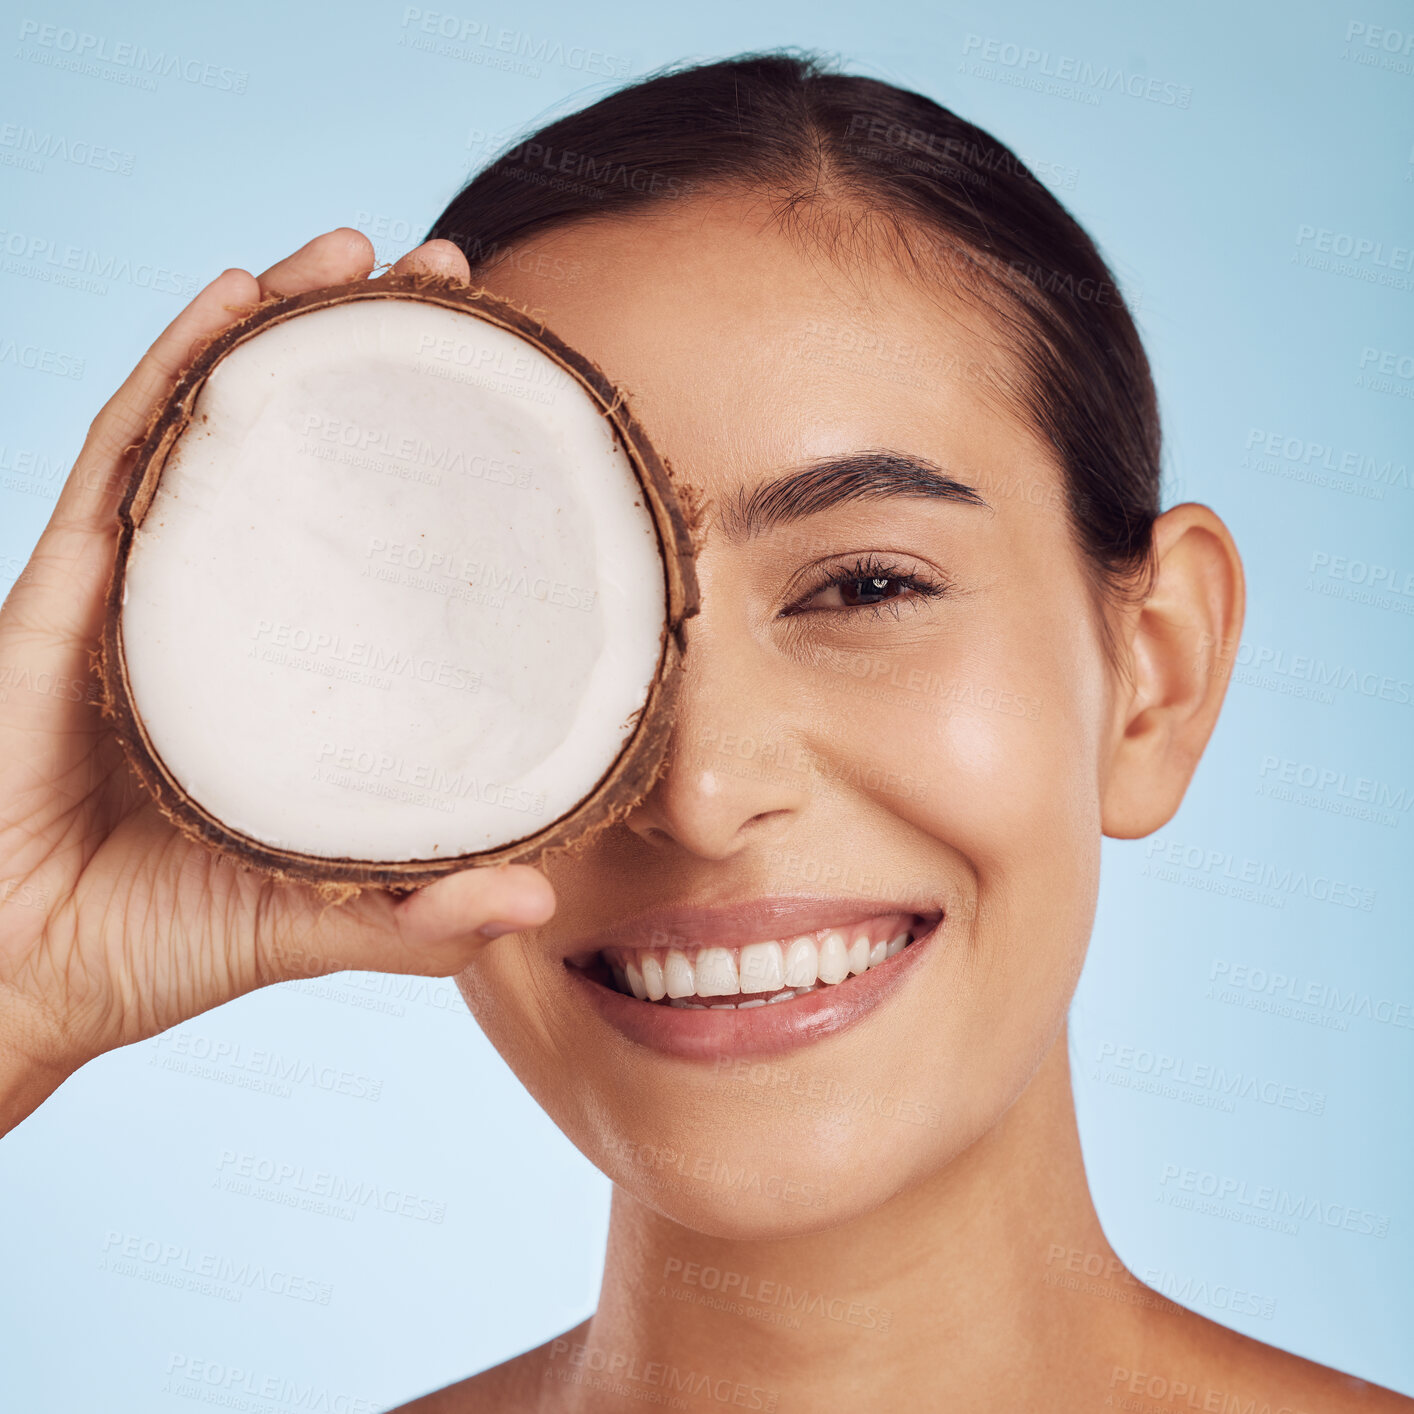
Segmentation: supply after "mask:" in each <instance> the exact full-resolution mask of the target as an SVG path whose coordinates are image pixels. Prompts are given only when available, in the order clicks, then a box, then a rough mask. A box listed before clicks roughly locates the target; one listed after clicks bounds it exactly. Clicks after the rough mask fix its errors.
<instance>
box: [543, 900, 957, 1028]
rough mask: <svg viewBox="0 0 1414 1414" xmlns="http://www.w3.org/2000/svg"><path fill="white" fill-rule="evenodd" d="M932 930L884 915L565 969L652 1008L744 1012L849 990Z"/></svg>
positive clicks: (615, 953) (614, 953)
mask: <svg viewBox="0 0 1414 1414" xmlns="http://www.w3.org/2000/svg"><path fill="white" fill-rule="evenodd" d="M935 922H936V920H933V919H927V918H925V917H924V916H922V915H920V914H916V913H887V914H879V915H877V916H875V917H873V918H866V919H863V920H860V921H858V922H854V923H850V924H848V925H846V926H839V927H826V928H819V929H816V930H815V931H813V932H809V933H801V934H798V935H795V936H792V937H786V938H765V939H762V940H760V941H758V942H751V943H745V944H742V945H739V946H736V947H717V946H692V945H690V944H684V945H683V946H682V947H670V946H665V947H648V948H628V947H609V948H603V949H601V950H600V951H599V952H597V953H595V954H593V956H592V958H589V959H586V960H584V961H583V962H576V961H573V960H570V959H566V961H567V962H568V963H569V965H570V966H572V967H575V968H576V970H578V971H581V972H583V973H584V974H585V975H586V976H587V977H588V978H589V979H590V980H592V981H595V982H598V983H600V984H601V985H602V986H605V987H608V988H610V989H611V990H613V991H615V992H620V993H622V994H623V995H625V996H630V997H634V998H636V999H637V1000H639V1001H641V1002H645V1003H647V1004H649V1005H654V1006H661V1007H678V1008H684V1009H689V1010H698V1011H745V1010H747V1009H748V1008H751V1007H764V1006H771V1005H776V1004H779V1003H782V1002H791V1001H794V1000H796V999H797V998H800V997H806V996H810V995H812V994H813V993H817V992H822V991H829V990H832V989H837V988H840V987H845V988H847V987H848V985H849V983H850V982H851V981H852V980H853V979H854V978H856V977H859V976H862V975H864V974H865V973H867V972H870V971H872V970H873V969H875V968H877V967H879V966H880V965H881V964H883V963H885V962H887V961H888V960H889V959H891V958H894V957H897V956H898V954H899V953H901V952H903V951H904V950H905V949H906V948H908V947H909V946H910V945H911V944H912V943H913V942H914V940H915V939H916V938H918V937H921V936H922V935H923V934H924V933H927V932H929V931H931V929H932V927H933V926H934V923H935Z"/></svg>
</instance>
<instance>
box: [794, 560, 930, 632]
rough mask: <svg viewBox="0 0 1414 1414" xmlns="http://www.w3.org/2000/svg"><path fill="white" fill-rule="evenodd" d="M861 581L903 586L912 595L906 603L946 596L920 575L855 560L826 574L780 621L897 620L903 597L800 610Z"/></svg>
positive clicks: (873, 562)
mask: <svg viewBox="0 0 1414 1414" xmlns="http://www.w3.org/2000/svg"><path fill="white" fill-rule="evenodd" d="M864 579H885V580H889V581H891V582H892V583H894V584H900V585H903V586H904V587H906V588H907V589H909V590H911V591H912V593H911V594H909V595H908V596H907V598H909V599H940V598H941V597H942V596H943V595H944V594H946V593H947V592H948V588H949V586H948V585H946V584H944V583H941V582H937V581H934V580H931V579H926V578H924V577H923V576H922V575H919V574H916V573H911V572H909V571H906V570H902V569H899V568H898V567H897V566H895V565H890V564H888V563H886V562H884V561H882V560H877V559H875V558H873V557H872V556H867V557H863V558H861V559H858V560H856V561H855V562H854V563H853V564H852V565H838V566H836V567H835V568H834V569H833V570H830V571H829V572H827V573H826V575H825V577H824V578H823V579H821V580H820V581H819V583H817V584H815V585H813V586H812V587H811V588H810V589H809V590H807V591H806V593H805V594H803V595H802V596H801V597H800V598H799V599H797V600H796V601H795V602H794V603H793V604H791V605H790V607H789V608H787V609H784V610H782V613H781V617H782V618H787V617H795V616H796V615H799V614H858V613H864V612H867V613H873V614H875V615H877V614H879V613H890V614H892V615H893V616H894V617H895V618H897V617H898V615H899V607H900V605H901V604H902V603H903V602H904V599H903V597H902V596H898V595H895V596H894V597H892V598H889V599H883V600H880V601H879V603H877V604H853V605H851V604H846V605H844V606H843V607H841V608H830V609H807V608H805V607H804V606H805V605H806V604H808V603H809V602H810V600H812V599H814V598H815V597H816V596H817V595H820V594H823V593H824V592H825V591H826V590H827V589H834V588H837V587H838V586H840V585H842V584H855V583H858V582H859V581H860V580H864Z"/></svg>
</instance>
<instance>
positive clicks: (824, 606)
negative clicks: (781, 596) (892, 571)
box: [787, 570, 940, 614]
mask: <svg viewBox="0 0 1414 1414" xmlns="http://www.w3.org/2000/svg"><path fill="white" fill-rule="evenodd" d="M938 592H940V591H939V590H935V589H934V588H933V587H932V586H931V585H929V584H927V583H925V582H923V581H922V580H919V579H918V578H916V577H915V576H913V575H903V574H898V575H886V574H867V573H866V574H860V573H859V571H858V570H855V571H854V572H853V573H849V572H843V573H841V574H839V575H838V576H836V577H835V578H832V579H830V580H829V581H827V582H826V583H825V584H822V585H821V586H820V587H819V588H818V589H816V590H815V591H814V592H813V593H811V594H808V595H807V596H806V597H805V598H804V599H802V600H800V601H799V602H798V603H797V604H795V605H794V606H793V607H792V608H791V609H789V610H788V611H787V612H788V613H791V614H800V613H811V612H825V613H830V612H836V613H840V612H844V611H845V610H848V609H868V608H871V607H873V606H875V605H879V604H886V605H892V604H895V603H899V602H908V601H910V600H913V599H926V598H930V597H932V595H933V594H935V593H938Z"/></svg>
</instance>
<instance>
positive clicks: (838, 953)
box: [820, 929, 849, 986]
mask: <svg viewBox="0 0 1414 1414" xmlns="http://www.w3.org/2000/svg"><path fill="white" fill-rule="evenodd" d="M848 976H849V951H848V949H847V948H846V947H845V945H844V934H843V933H841V932H839V931H838V930H837V929H831V931H830V932H828V933H826V934H825V936H824V937H823V938H821V939H820V980H821V981H822V982H828V983H829V984H830V985H831V986H834V985H835V984H836V983H839V982H843V981H844V979H845V978H846V977H848Z"/></svg>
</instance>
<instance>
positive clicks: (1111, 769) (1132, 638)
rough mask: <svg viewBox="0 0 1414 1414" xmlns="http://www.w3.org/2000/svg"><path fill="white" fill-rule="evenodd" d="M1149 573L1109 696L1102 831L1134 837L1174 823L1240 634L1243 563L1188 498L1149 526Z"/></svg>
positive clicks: (1221, 529)
mask: <svg viewBox="0 0 1414 1414" xmlns="http://www.w3.org/2000/svg"><path fill="white" fill-rule="evenodd" d="M1154 551H1155V557H1156V560H1157V573H1156V575H1155V578H1154V584H1153V589H1152V592H1151V593H1150V594H1149V596H1148V598H1147V599H1145V601H1144V602H1143V604H1142V605H1139V606H1138V607H1137V608H1136V609H1134V610H1132V611H1131V613H1132V617H1131V618H1130V619H1129V620H1128V626H1129V644H1128V649H1129V660H1130V664H1131V671H1130V675H1129V678H1128V680H1127V681H1126V682H1124V684H1123V686H1122V688H1121V690H1120V692H1119V693H1118V695H1117V697H1116V700H1115V716H1114V721H1113V724H1112V731H1111V736H1110V741H1109V746H1108V762H1107V765H1108V770H1107V772H1106V774H1105V779H1104V785H1103V791H1102V796H1101V829H1102V830H1103V832H1104V833H1105V834H1106V835H1108V836H1110V838H1112V839H1140V838H1142V837H1143V836H1145V835H1148V834H1152V833H1153V832H1154V831H1155V830H1157V829H1159V828H1160V827H1161V826H1163V825H1165V824H1166V823H1167V822H1168V821H1169V820H1170V819H1172V818H1173V815H1174V813H1175V812H1176V811H1177V810H1178V807H1179V805H1180V804H1181V803H1182V800H1183V796H1184V793H1185V792H1186V791H1187V789H1188V783H1189V781H1190V780H1191V779H1192V777H1193V772H1194V770H1195V769H1196V767H1197V765H1198V760H1199V758H1200V757H1201V756H1202V754H1203V750H1204V748H1205V747H1206V746H1207V744H1208V738H1209V737H1210V736H1211V735H1212V731H1213V727H1214V725H1215V723H1216V722H1217V719H1218V711H1219V709H1220V708H1221V707H1222V703H1223V698H1224V696H1225V695H1226V692H1227V680H1228V676H1229V674H1230V671H1231V665H1232V660H1233V654H1234V651H1235V649H1236V645H1237V641H1238V638H1239V637H1240V635H1241V632H1242V618H1243V613H1244V610H1245V607H1246V588H1245V583H1244V579H1243V573H1242V559H1241V557H1240V556H1239V555H1238V552H1237V546H1236V544H1235V543H1234V541H1233V538H1232V535H1231V533H1230V532H1229V530H1228V528H1227V526H1226V525H1224V524H1223V522H1222V520H1221V519H1220V518H1219V517H1218V515H1217V514H1216V513H1215V512H1214V511H1212V510H1211V509H1209V508H1208V507H1207V506H1203V505H1199V504H1197V503H1196V502H1192V501H1186V502H1184V503H1183V504H1182V505H1179V506H1174V507H1173V508H1172V509H1171V510H1168V511H1165V512H1164V514H1163V515H1161V516H1160V517H1159V518H1158V520H1157V521H1155V522H1154Z"/></svg>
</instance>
